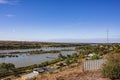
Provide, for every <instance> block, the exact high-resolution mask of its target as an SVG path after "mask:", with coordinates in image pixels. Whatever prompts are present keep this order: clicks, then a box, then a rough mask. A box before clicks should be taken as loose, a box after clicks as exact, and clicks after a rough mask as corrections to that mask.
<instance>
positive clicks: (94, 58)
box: [90, 54, 100, 60]
mask: <svg viewBox="0 0 120 80" xmlns="http://www.w3.org/2000/svg"><path fill="white" fill-rule="evenodd" d="M90 59H91V60H96V59H100V57H99V55H97V54H94V55H93V56H91V57H90Z"/></svg>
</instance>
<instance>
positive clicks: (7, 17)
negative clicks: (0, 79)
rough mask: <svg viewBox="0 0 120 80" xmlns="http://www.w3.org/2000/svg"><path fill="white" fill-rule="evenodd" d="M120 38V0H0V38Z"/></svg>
mask: <svg viewBox="0 0 120 80" xmlns="http://www.w3.org/2000/svg"><path fill="white" fill-rule="evenodd" d="M107 29H109V38H111V41H112V40H113V39H115V40H116V41H117V42H120V38H119V37H120V0H0V40H28V41H47V40H48V41H49V40H50V41H52V40H53V41H54V40H60V41H64V40H66V41H67V40H71V41H74V40H77V41H79V40H81V41H83V42H84V40H87V41H88V42H89V40H92V39H94V40H95V39H97V40H101V39H105V38H106V31H107Z"/></svg>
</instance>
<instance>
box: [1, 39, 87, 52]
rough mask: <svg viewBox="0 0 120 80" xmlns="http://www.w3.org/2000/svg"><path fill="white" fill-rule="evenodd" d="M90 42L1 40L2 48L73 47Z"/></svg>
mask: <svg viewBox="0 0 120 80" xmlns="http://www.w3.org/2000/svg"><path fill="white" fill-rule="evenodd" d="M81 45H89V44H76V43H53V42H52V43H51V42H25V41H24V42H23V41H0V49H2V50H6V49H7V50H8V49H30V48H33V49H34V48H41V47H73V46H81Z"/></svg>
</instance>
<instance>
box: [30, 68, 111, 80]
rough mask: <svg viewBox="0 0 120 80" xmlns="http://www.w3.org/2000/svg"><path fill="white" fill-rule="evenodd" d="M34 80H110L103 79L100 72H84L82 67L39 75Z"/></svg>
mask: <svg viewBox="0 0 120 80" xmlns="http://www.w3.org/2000/svg"><path fill="white" fill-rule="evenodd" d="M32 80H110V79H107V78H103V77H102V76H101V74H100V72H99V71H94V72H85V73H84V72H82V70H81V67H75V68H68V69H65V70H62V71H59V72H56V73H46V74H42V75H39V76H38V77H37V78H36V79H32Z"/></svg>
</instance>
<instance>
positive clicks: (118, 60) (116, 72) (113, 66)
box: [102, 53, 120, 79]
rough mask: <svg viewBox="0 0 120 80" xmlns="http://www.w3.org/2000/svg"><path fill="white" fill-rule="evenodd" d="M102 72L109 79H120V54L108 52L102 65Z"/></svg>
mask: <svg viewBox="0 0 120 80" xmlns="http://www.w3.org/2000/svg"><path fill="white" fill-rule="evenodd" d="M102 74H103V76H104V77H108V78H110V79H120V54H119V53H116V54H110V55H109V56H108V57H107V61H106V63H105V64H104V65H103V68H102Z"/></svg>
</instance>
